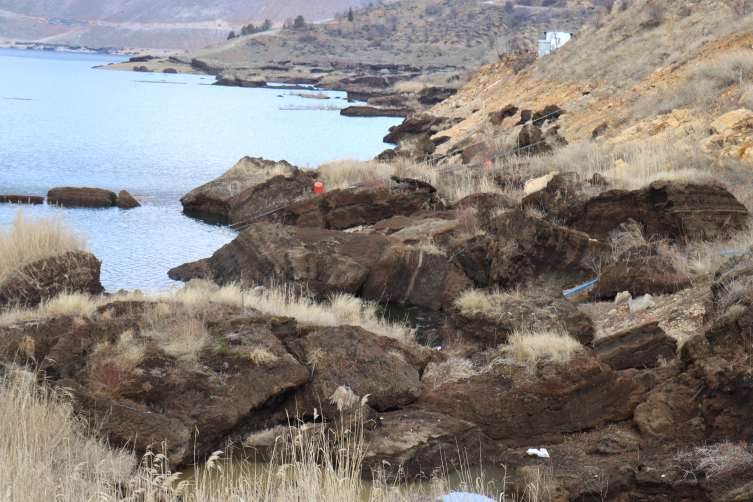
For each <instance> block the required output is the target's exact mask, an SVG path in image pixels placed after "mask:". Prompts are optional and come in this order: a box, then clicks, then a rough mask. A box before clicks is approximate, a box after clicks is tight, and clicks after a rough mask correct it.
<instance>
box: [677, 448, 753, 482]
mask: <svg viewBox="0 0 753 502" xmlns="http://www.w3.org/2000/svg"><path fill="white" fill-rule="evenodd" d="M749 450H750V447H749V446H748V444H747V443H745V442H744V441H740V442H739V443H730V442H729V441H724V442H723V443H718V444H715V445H712V446H707V445H704V446H696V447H695V448H694V449H693V450H692V451H691V452H688V453H686V454H684V455H680V456H679V457H678V460H686V461H689V462H690V463H691V465H692V466H693V468H694V469H698V470H701V471H703V472H704V473H705V474H706V477H707V478H712V477H715V476H720V475H725V474H731V473H732V472H733V471H734V470H735V468H737V467H742V466H747V465H750V464H753V453H751V452H750V451H749Z"/></svg>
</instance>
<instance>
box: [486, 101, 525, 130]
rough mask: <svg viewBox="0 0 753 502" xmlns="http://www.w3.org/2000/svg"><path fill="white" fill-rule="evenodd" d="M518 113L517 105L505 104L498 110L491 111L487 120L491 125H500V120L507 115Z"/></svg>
mask: <svg viewBox="0 0 753 502" xmlns="http://www.w3.org/2000/svg"><path fill="white" fill-rule="evenodd" d="M516 113H518V107H517V106H513V105H507V106H505V107H504V108H502V109H501V110H499V111H496V112H491V113H490V114H489V121H490V122H491V123H492V125H495V126H498V125H502V121H503V120H505V119H506V118H507V117H514V116H515V114H516Z"/></svg>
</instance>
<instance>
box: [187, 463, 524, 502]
mask: <svg viewBox="0 0 753 502" xmlns="http://www.w3.org/2000/svg"><path fill="white" fill-rule="evenodd" d="M218 465H219V467H217V466H216V467H214V468H209V469H208V468H207V467H206V464H201V465H199V466H192V467H188V468H186V469H183V471H182V474H181V476H180V478H179V480H180V481H188V483H189V484H190V486H191V487H192V488H195V487H196V484H197V483H198V484H199V485H200V486H201V488H202V489H209V490H211V489H212V487H218V486H226V487H227V486H230V487H231V488H232V487H254V488H258V489H260V490H263V489H264V487H267V486H269V484H270V483H277V482H279V479H278V478H277V475H278V473H279V469H278V467H277V466H271V465H270V464H269V463H266V462H253V461H248V460H239V459H231V460H223V461H221V462H219V463H218ZM514 474H515V472H514V470H513V469H507V468H505V467H504V466H488V465H475V466H472V467H466V468H464V469H462V470H461V471H453V472H450V473H448V474H445V475H444V476H441V477H438V478H436V477H435V478H431V477H426V478H423V479H421V480H418V481H413V482H410V483H405V484H400V485H390V484H387V485H385V484H384V483H375V482H372V481H361V497H360V498H361V500H362V501H364V502H368V501H369V500H372V495H373V494H374V493H373V492H374V490H375V489H381V490H385V489H388V490H391V489H397V490H398V492H399V493H400V494H402V495H406V494H422V495H426V496H431V497H438V496H441V495H444V494H447V493H450V492H465V493H482V494H483V495H486V496H487V497H490V498H492V499H494V500H500V495H501V494H502V493H503V492H504V489H505V485H506V483H509V482H510V481H511V480H512V479H513V478H514ZM231 491H232V490H231ZM390 498H394V499H397V498H398V497H390ZM453 500H457V501H458V502H460V501H461V500H463V499H462V498H453ZM474 500H476V499H474ZM464 502H465V501H464Z"/></svg>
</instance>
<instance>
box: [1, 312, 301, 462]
mask: <svg viewBox="0 0 753 502" xmlns="http://www.w3.org/2000/svg"><path fill="white" fill-rule="evenodd" d="M108 309H109V307H108V308H106V310H108ZM114 310H118V309H114ZM238 313H239V312H237V311H232V310H231V311H222V310H220V311H216V312H213V313H212V314H213V315H210V316H209V317H210V318H219V319H220V320H219V321H215V322H214V323H213V324H212V325H211V326H209V332H210V336H211V341H210V342H209V344H208V346H207V347H206V349H205V350H202V351H200V352H198V354H197V355H196V360H195V361H190V360H185V359H178V358H176V357H175V356H174V355H171V354H170V353H168V352H165V351H164V350H163V349H162V348H160V346H158V345H157V344H155V343H154V342H153V341H151V340H150V338H149V337H148V336H145V335H142V334H141V333H140V330H139V328H140V327H143V324H144V320H143V318H141V316H139V315H137V314H136V315H134V314H131V313H126V314H124V315H123V316H117V317H116V318H114V319H109V320H100V321H87V322H84V323H83V324H82V323H80V322H73V319H72V318H59V319H53V320H50V321H48V322H42V323H39V324H37V325H34V326H26V327H24V328H23V329H16V330H12V333H11V336H12V344H11V345H12V347H10V349H11V350H12V349H14V347H18V345H19V342H20V341H21V340H23V339H25V338H26V337H28V338H31V339H32V340H34V342H35V343H34V344H33V345H32V346H33V347H34V350H35V353H34V357H35V358H36V359H37V360H38V361H43V365H42V368H43V370H44V371H45V374H46V375H47V377H48V378H49V379H50V380H51V381H52V382H53V384H54V385H56V386H58V387H66V388H69V389H70V390H71V391H72V395H73V397H74V398H75V403H74V404H75V410H76V412H77V413H80V414H81V415H82V416H91V417H98V419H97V423H96V430H97V432H98V434H99V435H101V436H103V437H105V438H107V439H108V440H109V441H110V442H111V443H113V444H117V445H126V444H127V445H128V447H129V448H134V449H135V450H136V451H137V452H139V453H143V452H144V451H146V450H147V448H149V447H150V446H151V447H153V448H154V450H155V452H160V451H163V450H162V448H163V447H162V444H163V442H165V443H164V444H165V445H166V447H167V449H166V450H165V451H164V453H165V454H166V455H167V456H168V458H169V459H170V462H171V465H174V466H176V467H180V466H181V465H187V464H188V463H190V462H192V461H193V460H194V459H195V458H197V457H203V456H204V455H206V454H208V453H211V452H212V451H214V450H216V449H217V447H218V446H220V445H219V442H220V441H221V440H222V439H223V438H225V437H227V436H228V435H229V434H231V433H234V432H236V431H239V430H243V429H244V428H245V427H247V426H248V425H249V424H253V423H254V422H256V421H258V420H260V419H263V417H266V416H269V415H270V414H271V413H272V412H273V411H274V408H273V406H274V404H275V403H276V402H277V401H279V400H280V399H281V396H285V395H287V394H289V393H290V392H292V391H294V390H295V389H296V388H297V387H299V386H301V385H303V384H304V383H305V382H306V381H307V380H308V377H309V370H308V369H307V368H306V367H305V366H303V365H301V364H299V363H298V362H296V361H295V360H294V359H293V358H292V357H290V356H289V355H288V353H287V351H286V350H285V348H284V346H283V345H282V343H281V342H280V341H279V339H278V337H277V336H276V335H275V334H274V333H273V328H272V327H270V322H271V321H272V320H271V319H269V318H264V317H262V318H258V319H248V318H246V322H244V323H238V322H234V321H235V320H236V319H235V318H237V317H238ZM111 317H112V316H111ZM127 330H129V331H130V332H131V333H132V336H133V337H134V339H135V343H136V345H137V346H138V345H142V344H143V347H144V353H143V357H142V358H141V359H140V360H139V361H137V362H136V364H135V367H133V368H131V367H128V366H126V364H127V362H126V361H127V360H126V358H125V356H123V355H120V356H117V355H116V356H114V357H113V356H112V354H114V353H115V352H116V351H117V350H118V348H117V346H118V342H119V341H121V342H122V337H121V334H122V333H123V332H125V331H127ZM94 346H99V347H103V346H105V347H107V346H109V347H110V349H100V350H94V351H92V350H91V347H94ZM260 347H261V348H263V349H264V351H265V353H266V357H265V358H263V359H255V358H254V351H255V350H257V349H259V348H260ZM9 353H10V352H9ZM278 398H280V399H278ZM276 399H277V401H276ZM93 425H94V424H93Z"/></svg>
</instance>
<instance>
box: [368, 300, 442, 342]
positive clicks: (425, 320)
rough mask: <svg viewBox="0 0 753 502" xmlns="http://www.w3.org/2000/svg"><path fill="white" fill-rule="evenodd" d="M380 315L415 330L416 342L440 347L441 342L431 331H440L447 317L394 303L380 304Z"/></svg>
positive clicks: (427, 310) (427, 309)
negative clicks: (403, 323)
mask: <svg viewBox="0 0 753 502" xmlns="http://www.w3.org/2000/svg"><path fill="white" fill-rule="evenodd" d="M380 310H381V312H380V315H384V317H385V318H386V319H387V320H389V321H391V322H405V323H407V324H409V325H410V326H411V327H412V328H415V329H416V337H417V338H418V342H419V343H420V344H422V345H426V346H428V347H436V346H437V345H441V343H442V340H440V339H439V338H436V337H435V336H434V334H433V333H427V332H429V331H431V330H435V329H440V328H442V326H444V325H445V324H446V323H447V319H448V317H449V315H448V314H447V313H445V312H438V311H436V310H432V309H429V308H426V307H416V306H412V307H405V306H402V305H397V304H395V303H382V304H381V305H380Z"/></svg>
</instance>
